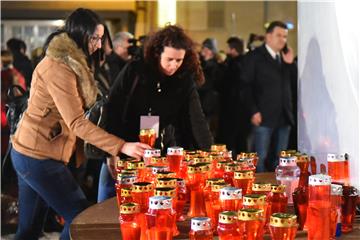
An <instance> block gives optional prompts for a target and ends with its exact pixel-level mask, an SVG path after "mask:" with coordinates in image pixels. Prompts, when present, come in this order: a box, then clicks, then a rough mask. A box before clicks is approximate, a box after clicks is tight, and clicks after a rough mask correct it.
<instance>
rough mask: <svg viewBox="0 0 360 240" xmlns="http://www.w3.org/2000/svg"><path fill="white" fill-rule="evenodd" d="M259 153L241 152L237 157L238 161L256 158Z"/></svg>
mask: <svg viewBox="0 0 360 240" xmlns="http://www.w3.org/2000/svg"><path fill="white" fill-rule="evenodd" d="M256 157H257V153H256V152H241V153H239V154H238V155H237V156H236V159H240V158H256Z"/></svg>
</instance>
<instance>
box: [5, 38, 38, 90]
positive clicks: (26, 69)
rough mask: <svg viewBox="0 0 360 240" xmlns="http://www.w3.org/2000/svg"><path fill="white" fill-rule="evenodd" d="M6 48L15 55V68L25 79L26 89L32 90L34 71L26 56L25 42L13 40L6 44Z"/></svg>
mask: <svg viewBox="0 0 360 240" xmlns="http://www.w3.org/2000/svg"><path fill="white" fill-rule="evenodd" d="M6 46H7V48H8V49H9V51H10V52H11V54H12V55H13V58H14V62H13V65H14V67H15V68H16V69H17V70H19V72H20V73H21V74H22V75H23V76H24V77H25V82H26V87H27V88H30V85H31V78H32V73H33V70H34V69H33V66H32V63H31V61H30V59H29V58H28V57H27V56H26V55H25V52H26V44H25V42H24V41H22V40H20V39H17V38H11V39H9V40H8V41H7V42H6Z"/></svg>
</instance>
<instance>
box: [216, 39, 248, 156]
mask: <svg viewBox="0 0 360 240" xmlns="http://www.w3.org/2000/svg"><path fill="white" fill-rule="evenodd" d="M226 43H227V49H226V54H227V58H226V61H225V68H226V70H225V78H224V81H223V83H222V85H221V91H220V99H221V114H220V127H219V142H223V143H225V144H226V145H227V147H228V149H230V150H232V151H233V154H234V155H236V154H237V153H239V152H244V151H249V150H250V148H249V147H248V145H249V144H248V141H247V139H248V135H249V132H250V124H249V116H248V114H246V111H245V109H246V108H245V106H244V99H243V89H244V86H242V85H241V80H240V75H241V73H242V71H243V64H244V62H243V61H244V41H243V40H242V39H240V38H239V37H230V38H228V39H227V41H226ZM234 106H235V107H234Z"/></svg>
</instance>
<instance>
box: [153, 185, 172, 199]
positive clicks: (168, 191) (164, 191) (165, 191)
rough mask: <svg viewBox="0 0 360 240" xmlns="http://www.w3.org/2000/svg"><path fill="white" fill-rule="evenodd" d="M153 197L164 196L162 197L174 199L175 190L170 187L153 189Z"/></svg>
mask: <svg viewBox="0 0 360 240" xmlns="http://www.w3.org/2000/svg"><path fill="white" fill-rule="evenodd" d="M155 196H164V197H172V198H175V197H176V188H170V187H166V188H163V187H157V188H155Z"/></svg>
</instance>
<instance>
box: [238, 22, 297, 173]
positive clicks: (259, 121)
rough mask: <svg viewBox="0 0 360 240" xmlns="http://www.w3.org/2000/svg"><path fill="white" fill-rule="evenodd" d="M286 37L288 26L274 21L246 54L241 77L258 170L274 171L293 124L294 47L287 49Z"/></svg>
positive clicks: (285, 147)
mask: <svg viewBox="0 0 360 240" xmlns="http://www.w3.org/2000/svg"><path fill="white" fill-rule="evenodd" d="M287 36H288V29H287V26H286V25H285V24H284V23H283V22H280V21H274V22H272V23H270V25H269V26H268V28H267V29H266V34H265V43H264V44H263V45H262V46H260V47H258V48H256V49H254V50H253V51H250V52H249V53H248V54H247V55H246V57H245V64H244V68H243V72H242V77H241V78H242V81H243V83H242V84H245V85H246V86H247V90H246V92H245V93H246V97H245V99H246V106H247V107H248V108H249V113H250V116H251V124H252V127H253V131H252V134H253V141H254V142H253V144H254V150H255V151H256V152H257V153H258V155H259V161H258V164H257V171H258V172H264V171H274V169H275V167H276V165H277V164H278V156H279V153H280V151H281V150H284V149H287V147H288V141H289V134H290V129H291V126H292V125H293V124H294V115H293V110H292V108H293V107H292V93H291V85H292V81H294V79H292V78H293V77H292V76H294V75H293V74H292V73H293V71H294V70H295V69H296V65H295V64H294V62H293V61H294V55H293V51H292V49H291V48H290V47H289V48H286V42H287ZM295 81H296V79H295Z"/></svg>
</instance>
